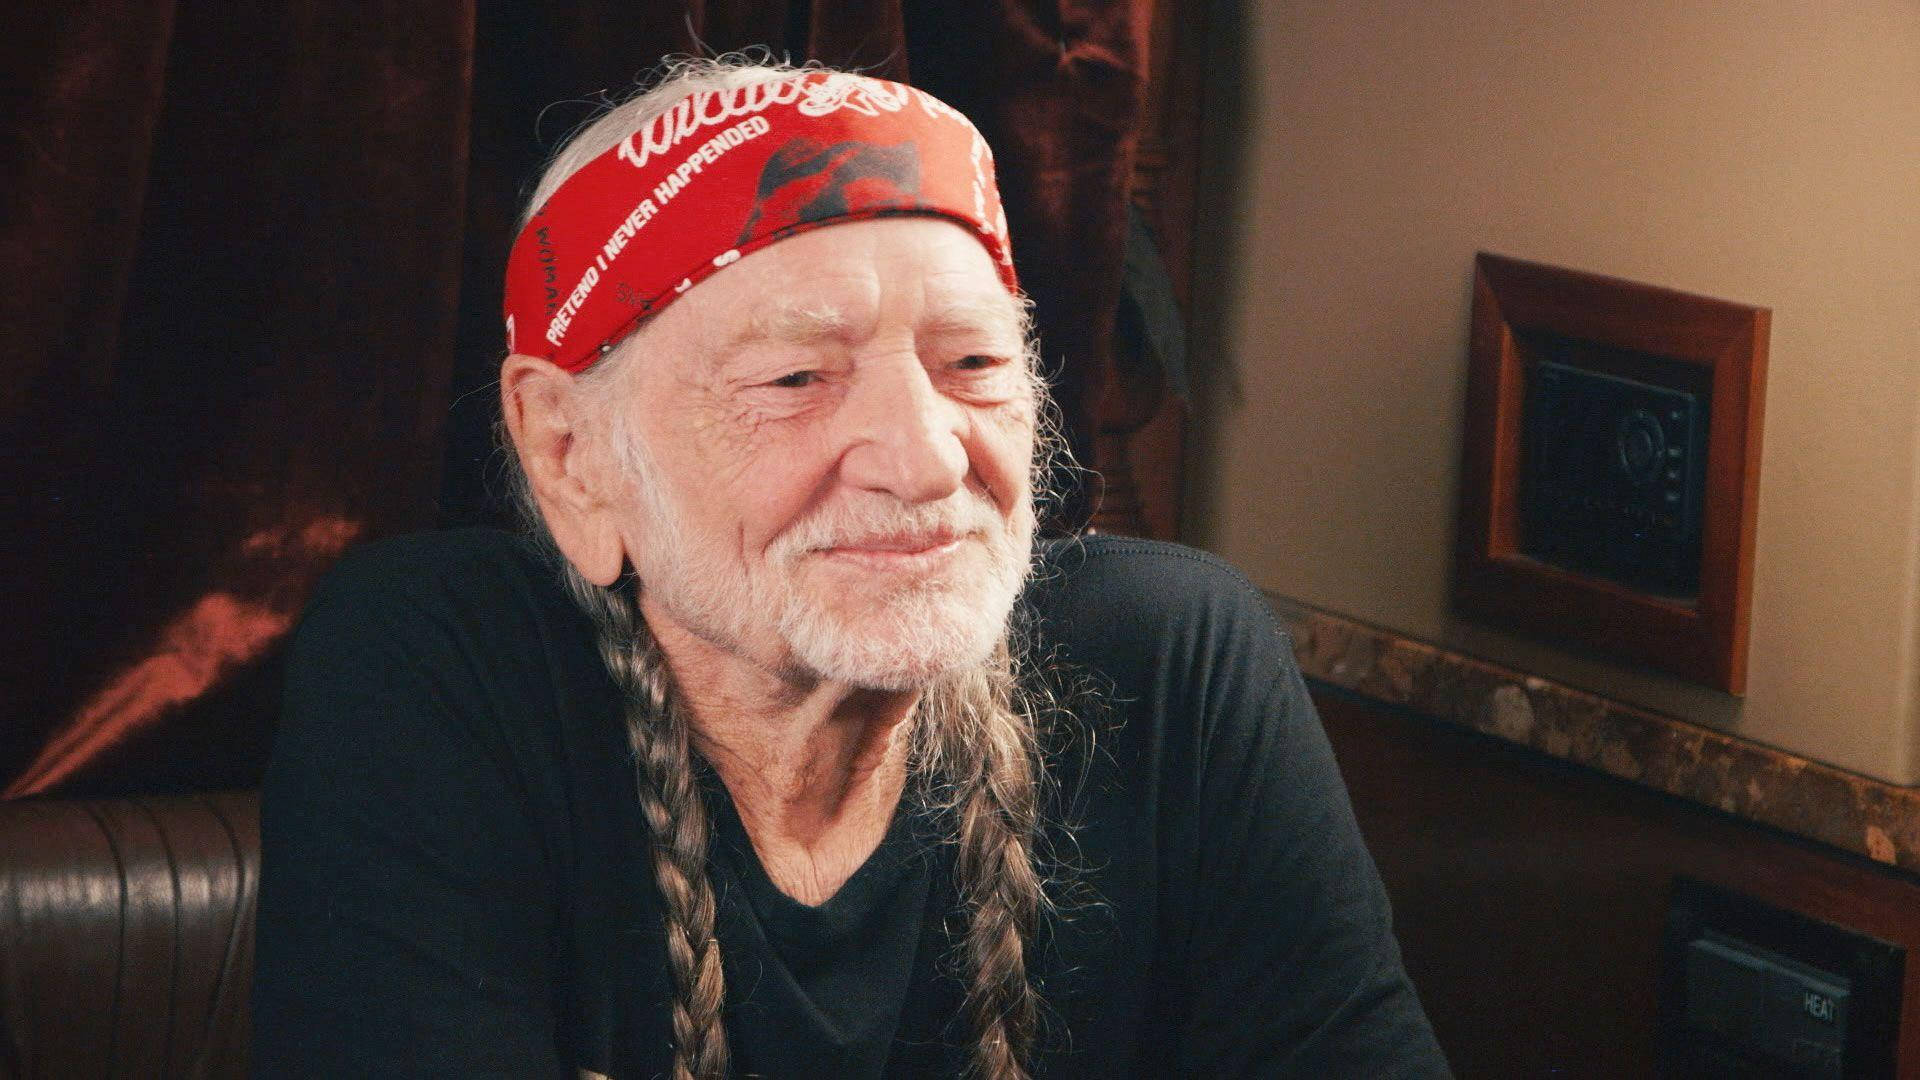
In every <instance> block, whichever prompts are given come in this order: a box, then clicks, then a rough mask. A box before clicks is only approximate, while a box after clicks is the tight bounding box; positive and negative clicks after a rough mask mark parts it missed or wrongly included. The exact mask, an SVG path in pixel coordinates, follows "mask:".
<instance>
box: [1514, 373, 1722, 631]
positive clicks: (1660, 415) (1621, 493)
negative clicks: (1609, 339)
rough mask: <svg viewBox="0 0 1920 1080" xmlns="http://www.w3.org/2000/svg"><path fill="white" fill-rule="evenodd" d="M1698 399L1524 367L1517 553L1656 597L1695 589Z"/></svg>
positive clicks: (1700, 477) (1597, 376) (1701, 447)
mask: <svg viewBox="0 0 1920 1080" xmlns="http://www.w3.org/2000/svg"><path fill="white" fill-rule="evenodd" d="M1708 412H1709V410H1708V402H1707V395H1706V394H1705V393H1697V392H1690V391H1687V390H1682V389H1674V388H1672V387H1665V386H1656V385H1653V384H1651V383H1648V382H1643V381H1639V380H1636V379H1629V378H1623V377H1621V376H1619V375H1614V374H1608V373H1606V372H1601V371H1592V370H1586V369H1583V368H1580V367H1576V366H1574V365H1572V364H1569V363H1564V362H1559V361H1553V360H1544V359H1543V360H1536V361H1535V362H1534V363H1533V364H1531V365H1530V366H1529V371H1528V386H1527V397H1526V406H1525V410H1524V417H1525V429H1524V430H1525V445H1524V447H1523V449H1522V452H1521V457H1520V552H1521V553H1522V554H1524V555H1527V556H1530V557H1532V558H1535V559H1539V560H1540V561H1541V562H1545V563H1550V564H1553V565H1556V566H1561V567H1565V568H1566V569H1569V570H1577V571H1580V572H1582V573H1586V574H1589V575H1592V576H1595V577H1600V578H1605V579H1607V580H1611V581H1615V582H1618V583H1620V584H1622V585H1626V586H1629V587H1632V588H1636V589H1641V590H1645V591H1648V592H1652V593H1656V594H1659V595H1664V596H1672V597H1676V598H1682V599H1687V598H1691V597H1693V596H1695V595H1696V594H1697V593H1698V592H1699V589H1700V531H1701V529H1700V527H1701V517H1702V502H1703V496H1704V492H1705V490H1706V459H1707V417H1708Z"/></svg>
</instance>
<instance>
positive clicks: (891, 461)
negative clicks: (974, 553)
mask: <svg viewBox="0 0 1920 1080" xmlns="http://www.w3.org/2000/svg"><path fill="white" fill-rule="evenodd" d="M843 408H844V409H846V411H847V414H848V415H847V420H848V422H849V427H850V435H851V440H850V445H849V446H848V447H847V450H846V453H845V455H844V456H842V458H841V460H840V470H841V477H842V479H844V480H845V481H846V482H847V483H849V484H852V485H854V486H855V487H860V488H864V489H867V490H870V491H884V492H887V493H889V494H891V495H893V496H895V497H896V498H898V499H900V500H902V501H903V502H908V503H923V502H934V501H937V500H940V499H944V498H946V497H947V496H949V495H951V494H953V493H954V492H955V491H956V490H958V489H959V488H960V485H961V484H963V483H964V482H965V481H966V475H967V451H966V447H965V446H964V445H963V444H962V441H961V434H962V432H963V431H964V427H965V423H966V416H965V410H964V409H962V408H961V406H960V404H959V403H958V402H956V401H954V400H953V399H951V398H949V397H947V396H946V395H945V394H943V393H941V392H940V390H939V388H938V387H936V386H935V385H934V384H933V380H932V379H931V378H930V377H929V376H928V374H927V370H926V368H925V367H924V366H922V364H921V363H920V359H919V358H918V357H917V356H914V355H913V354H912V353H911V352H903V353H901V354H896V355H890V356H887V357H883V358H874V359H871V360H869V361H868V362H866V363H864V364H862V365H861V370H860V371H859V374H858V375H856V377H855V379H854V385H853V388H852V390H851V392H850V393H849V395H848V398H847V400H846V402H845V404H844V406H843Z"/></svg>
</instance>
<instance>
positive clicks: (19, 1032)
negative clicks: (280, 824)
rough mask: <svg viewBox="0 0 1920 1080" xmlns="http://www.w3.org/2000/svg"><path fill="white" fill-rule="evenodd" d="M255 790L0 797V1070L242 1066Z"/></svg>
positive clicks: (84, 1078)
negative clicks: (159, 795) (4, 799)
mask: <svg viewBox="0 0 1920 1080" xmlns="http://www.w3.org/2000/svg"><path fill="white" fill-rule="evenodd" d="M259 881H260V809H259V797H258V796H257V795H256V794H254V793H252V792H246V793H232V794H219V795H195V796H182V797H169V798H129V799H105V800H99V801H91V802H81V801H64V802H63V801H53V800H47V801H34V800H28V801H24V802H13V803H0V1077H8V1078H12V1077H19V1078H22V1080H26V1078H40V1077H46V1078H56V1077H57V1078H59V1080H90V1078H93V1077H239V1076H244V1075H245V1074H246V1059H247V1041H248V1023H247V992H248V986H249V984H250V983H251V982H252V978H253V914H254V898H255V894H256V890H257V887H258V884H259Z"/></svg>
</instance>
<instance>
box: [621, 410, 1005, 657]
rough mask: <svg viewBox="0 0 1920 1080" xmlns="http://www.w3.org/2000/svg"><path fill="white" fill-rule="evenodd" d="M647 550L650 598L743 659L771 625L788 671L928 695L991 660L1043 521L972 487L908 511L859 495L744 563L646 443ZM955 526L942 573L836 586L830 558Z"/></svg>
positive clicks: (892, 501) (641, 568) (633, 448)
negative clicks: (861, 544)
mask: <svg viewBox="0 0 1920 1080" xmlns="http://www.w3.org/2000/svg"><path fill="white" fill-rule="evenodd" d="M622 449H623V451H625V452H624V453H623V455H622V456H623V457H624V458H625V459H626V463H627V465H628V466H629V469H630V472H631V474H632V475H633V477H634V486H635V488H636V495H637V498H636V502H637V504H638V507H637V508H638V510H639V512H640V513H642V514H643V515H644V517H645V524H646V530H645V535H646V536H647V537H648V538H649V540H650V541H651V542H650V543H649V544H648V545H647V548H648V550H647V551H646V552H645V555H644V557H642V558H640V559H638V562H639V563H640V565H638V566H636V567H635V569H636V570H637V571H638V572H639V576H640V581H641V588H642V589H643V590H644V591H645V592H646V593H647V594H648V595H649V596H650V597H651V599H652V600H653V601H654V602H655V603H656V604H658V605H659V606H660V607H661V608H662V609H663V610H665V611H666V612H667V613H668V614H670V615H671V616H672V617H673V618H674V619H675V620H677V621H678V622H679V623H680V624H681V625H682V626H684V627H685V628H686V629H687V630H688V631H690V632H692V633H694V634H697V635H698V636H700V637H702V638H704V639H706V640H707V641H710V642H712V643H714V644H715V645H717V646H719V647H721V648H723V649H726V650H728V651H731V652H733V653H735V654H736V655H744V654H745V652H746V645H747V643H749V642H752V641H755V640H756V639H764V635H765V634H766V631H767V630H768V629H769V628H770V629H771V630H772V631H773V632H774V634H775V635H776V636H777V638H778V640H779V642H780V644H781V645H782V646H783V648H784V652H785V654H786V655H784V656H782V657H780V658H779V659H778V660H777V661H776V662H777V663H778V664H780V665H781V666H782V667H783V668H784V669H785V670H783V671H782V674H784V675H789V676H795V675H797V676H802V677H812V678H818V679H823V680H827V681H832V682H841V683H846V684H849V685H853V686H859V687H865V688H869V689H874V690H888V691H904V690H918V689H924V688H925V687H927V686H928V685H930V684H931V683H932V682H933V681H934V680H935V679H937V678H938V677H940V676H942V675H944V674H947V673H949V672H952V671H956V670H959V669H961V668H965V667H970V666H973V665H977V664H979V663H980V662H982V661H984V660H985V659H987V657H988V656H989V655H990V654H991V653H992V651H993V649H994V647H995V646H996V645H997V644H999V642H1000V641H1001V640H1003V639H1004V637H1005V636H1006V632H1007V620H1008V618H1009V616H1010V615H1011V613H1012V611H1013V605H1014V603H1015V602H1016V601H1017V600H1018V599H1019V595H1020V590H1021V587H1022V586H1023V585H1024V584H1025V582H1026V578H1027V575H1028V573H1029V572H1030V570H1031V566H1032V544H1033V531H1034V512H1033V509H1032V507H1031V506H1030V505H1026V504H1022V505H1021V506H1020V507H1019V509H1018V510H1017V511H1016V512H1015V513H1014V514H1013V515H1012V518H1011V520H1009V519H1006V518H1003V517H1002V516H1001V514H1000V512H999V510H998V509H996V508H995V507H994V506H993V504H992V503H991V502H990V501H989V500H988V499H987V498H986V497H985V496H984V495H982V494H980V493H979V492H977V491H974V490H972V489H970V488H963V489H962V490H960V491H958V492H955V493H954V495H953V496H952V497H950V498H948V499H945V500H942V501H941V502H938V503H929V504H922V505H918V506H909V505H907V504H905V503H903V502H901V501H900V500H898V499H896V498H894V497H893V496H890V495H883V494H879V493H872V492H861V493H857V494H854V495H849V496H846V497H844V498H837V499H836V500H835V501H834V502H832V503H830V504H828V505H827V506H824V507H822V508H821V509H820V510H818V511H816V512H814V513H812V514H810V515H809V516H807V517H805V518H803V519H801V520H800V521H798V522H796V523H795V524H794V525H792V526H791V527H789V528H788V529H787V530H786V531H785V532H784V533H782V534H781V535H780V536H779V537H778V538H776V539H775V541H774V542H773V544H772V545H771V546H770V548H769V549H768V552H767V559H766V560H765V561H764V562H762V563H759V564H757V565H751V566H746V567H742V566H740V565H738V564H737V563H735V562H734V561H733V560H732V559H730V558H729V556H728V547H727V545H726V543H725V542H724V539H723V538H721V537H716V536H705V535H699V534H697V533H696V531H695V527H694V526H693V525H692V523H691V522H690V521H689V520H688V518H687V516H686V514H685V513H684V511H683V509H682V503H681V499H680V494H679V493H678V492H672V491H669V490H667V488H666V485H665V484H664V483H662V482H661V480H662V478H661V476H660V473H659V470H658V469H656V468H654V467H653V466H652V463H651V461H649V460H648V458H647V456H646V453H645V450H644V448H643V447H641V446H639V445H638V444H637V443H635V444H633V445H629V446H626V447H623V448H622ZM936 530H946V531H949V532H953V533H957V534H960V535H962V536H964V537H965V539H963V540H962V541H961V543H960V549H959V550H958V551H956V552H955V553H954V554H953V556H951V557H950V558H949V559H948V560H947V561H946V562H945V563H944V564H943V567H942V568H941V569H940V570H938V571H936V572H935V573H932V574H930V575H926V576H916V577H911V578H906V579H903V578H901V577H900V576H898V575H892V574H882V573H878V572H876V573H875V574H874V575H873V577H872V579H871V580H870V581H866V582H857V583H855V584H854V585H853V586H852V587H846V586H844V585H841V586H830V585H829V583H828V582H826V581H823V580H821V579H822V578H823V577H825V576H826V575H825V574H824V573H823V568H822V567H821V566H819V565H818V562H819V560H820V559H821V558H822V556H821V555H820V554H819V552H820V550H821V549H824V548H829V547H835V546H840V545H841V544H843V543H847V542H851V541H858V540H860V539H862V538H866V537H873V536H879V535H888V534H899V533H907V534H922V533H929V532H934V531H936Z"/></svg>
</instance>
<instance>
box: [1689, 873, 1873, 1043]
mask: <svg viewBox="0 0 1920 1080" xmlns="http://www.w3.org/2000/svg"><path fill="white" fill-rule="evenodd" d="M1905 967H1906V950H1905V949H1903V948H1902V947H1900V946H1898V945H1894V944H1891V943H1889V942H1885V941H1881V940H1879V939H1877V938H1873V937H1869V936H1868V935H1865V934H1861V933H1859V932H1857V931H1853V930H1849V929H1847V928H1845V927H1841V926H1836V925H1834V924H1833V923H1829V922H1824V921H1821V920H1818V919H1813V918H1810V917H1808V916H1805V915H1801V914H1799V913H1797V912H1792V911H1788V910H1785V909H1783V908H1777V907H1773V906H1772V905H1768V904H1763V903H1761V902H1760V901H1758V900H1755V899H1753V898H1752V897H1748V896H1743V895H1741V894H1738V893H1734V892H1729V891H1727V890H1724V889H1719V888H1715V887H1713V886H1710V885H1706V884H1704V883H1702V882H1697V881H1689V880H1686V879H1681V880H1679V881H1676V882H1675V883H1674V892H1673V899H1672V902H1671V904H1670V906H1669V908H1668V916H1667V929H1666V939H1665V941H1664V942H1663V948H1662V970H1661V988H1660V1032H1661V1043H1662V1045H1661V1057H1660V1060H1661V1068H1662V1073H1663V1075H1665V1076H1667V1077H1672V1078H1680V1077H1688V1078H1700V1080H1714V1078H1721V1077H1725V1078H1734V1077H1762V1078H1765V1077H1778V1078H1781V1080H1867V1078H1873V1080H1879V1078H1882V1077H1885V1078H1887V1080H1891V1078H1892V1077H1893V1075H1894V1054H1895V1045H1896V1042H1897V1035H1898V1028H1899V1016H1900V987H1901V979H1902V976H1903V974H1904V972H1905Z"/></svg>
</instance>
